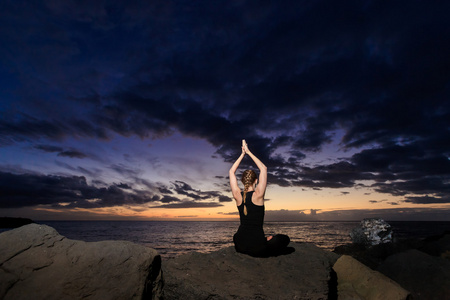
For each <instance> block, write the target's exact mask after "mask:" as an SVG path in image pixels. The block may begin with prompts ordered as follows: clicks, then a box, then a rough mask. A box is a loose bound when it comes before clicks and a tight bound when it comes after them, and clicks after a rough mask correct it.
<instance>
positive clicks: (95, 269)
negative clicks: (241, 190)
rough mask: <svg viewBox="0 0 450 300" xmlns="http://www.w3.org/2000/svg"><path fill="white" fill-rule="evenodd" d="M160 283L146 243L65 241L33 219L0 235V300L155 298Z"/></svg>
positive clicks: (158, 265) (158, 267)
mask: <svg viewBox="0 0 450 300" xmlns="http://www.w3.org/2000/svg"><path fill="white" fill-rule="evenodd" d="M162 284H163V282H162V273H161V257H160V256H159V255H158V253H157V252H156V250H154V249H151V248H147V247H144V246H141V245H137V244H133V243H131V242H125V241H102V242H90V243H87V242H83V241H75V240H69V239H67V238H65V237H63V236H61V235H59V234H58V232H56V230H54V229H53V228H51V227H49V226H45V225H38V224H30V225H26V226H22V227H20V228H17V229H14V230H11V231H6V232H3V233H1V234H0V299H5V300H8V299H14V300H20V299H55V300H56V299H58V300H60V299H159V298H160V297H161V294H162Z"/></svg>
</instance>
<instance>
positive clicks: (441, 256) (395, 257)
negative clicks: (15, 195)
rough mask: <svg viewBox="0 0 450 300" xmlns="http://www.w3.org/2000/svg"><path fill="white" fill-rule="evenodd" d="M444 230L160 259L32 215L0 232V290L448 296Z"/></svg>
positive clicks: (101, 294) (36, 294)
mask: <svg viewBox="0 0 450 300" xmlns="http://www.w3.org/2000/svg"><path fill="white" fill-rule="evenodd" d="M449 239H450V236H449V235H443V236H441V237H438V238H434V239H431V240H429V241H427V242H421V243H420V245H419V244H418V243H415V244H413V245H414V246H416V247H412V246H411V244H409V245H406V246H404V245H403V246H401V245H398V244H382V245H379V247H377V246H375V247H371V248H369V249H366V248H364V249H360V248H357V247H356V246H355V245H348V246H343V247H340V248H338V249H336V250H335V252H336V253H334V252H329V251H325V250H323V249H320V248H318V247H316V246H314V245H312V244H308V243H291V244H290V246H291V248H292V250H293V251H292V252H291V253H290V254H286V255H280V256H278V257H269V258H254V257H250V256H247V255H243V254H240V253H236V252H235V251H234V249H233V248H232V247H228V248H224V249H221V250H219V251H216V252H213V253H208V254H202V253H196V252H192V253H189V254H185V255H182V256H179V257H177V258H175V259H169V260H167V261H163V262H162V263H161V258H160V256H159V255H158V253H157V252H156V251H155V250H153V249H151V248H147V247H144V246H140V245H137V244H133V243H130V242H124V241H103V242H90V243H87V242H82V241H74V240H70V239H67V238H65V237H63V236H61V235H59V234H58V233H57V232H56V231H55V230H54V229H53V228H51V227H48V226H44V225H37V224H30V225H26V226H23V227H20V228H17V229H14V230H11V231H7V232H3V233H1V234H0V299H83V298H84V299H166V300H171V299H187V300H189V299H209V300H213V299H216V300H218V299H337V298H338V299H340V300H341V299H344V300H345V299H410V297H411V295H412V296H413V297H414V299H450V298H449V295H450V288H449V287H450V261H449V258H450V257H449V255H448V253H449V250H450V249H449ZM387 247H392V248H391V249H390V250H386V249H387ZM163 274H164V278H163Z"/></svg>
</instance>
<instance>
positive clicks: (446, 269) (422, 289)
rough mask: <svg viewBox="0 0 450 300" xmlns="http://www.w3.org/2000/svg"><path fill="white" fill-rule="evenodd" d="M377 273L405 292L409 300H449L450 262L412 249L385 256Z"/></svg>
mask: <svg viewBox="0 0 450 300" xmlns="http://www.w3.org/2000/svg"><path fill="white" fill-rule="evenodd" d="M378 271H380V272H381V273H383V274H384V275H386V276H388V277H389V278H391V279H393V280H395V281H396V282H398V283H399V284H400V285H401V286H402V287H404V288H405V289H407V290H409V291H410V292H411V294H412V296H413V299H415V300H419V299H427V300H428V299H439V300H441V299H442V300H445V299H450V261H449V260H447V259H445V258H442V257H435V256H431V255H428V254H426V253H423V252H421V251H418V250H415V249H412V250H408V251H405V252H402V253H397V254H394V255H391V256H389V257H388V258H387V259H386V260H385V261H384V262H383V263H382V264H381V265H380V266H379V267H378Z"/></svg>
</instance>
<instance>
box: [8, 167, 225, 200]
mask: <svg viewBox="0 0 450 300" xmlns="http://www.w3.org/2000/svg"><path fill="white" fill-rule="evenodd" d="M97 184H99V186H97V185H94V182H93V183H92V184H88V182H87V180H86V178H85V177H84V176H56V175H42V174H31V173H26V174H13V173H9V172H1V171H0V208H19V207H28V206H37V205H51V206H53V207H58V208H75V207H78V208H99V207H111V206H124V205H143V204H151V206H150V207H163V208H183V207H217V206H223V204H221V202H229V201H231V199H230V198H229V197H227V196H224V195H221V194H219V193H217V192H202V191H200V190H194V189H193V188H192V187H191V186H190V185H188V184H186V183H184V182H181V181H177V186H176V187H175V188H174V191H175V192H176V193H177V194H178V195H183V196H187V198H188V199H189V200H183V201H182V200H181V199H180V198H178V197H176V196H172V195H170V194H175V193H174V192H172V191H171V190H168V189H165V188H158V187H157V186H156V184H153V185H152V188H150V187H149V186H147V187H148V189H146V190H136V189H133V187H132V186H131V185H129V184H125V183H120V184H112V185H110V186H108V185H106V186H105V183H103V182H98V181H97ZM183 187H184V188H186V190H187V191H185V190H183ZM161 191H163V192H166V193H165V194H163V195H161ZM188 191H196V192H195V193H197V194H200V195H202V196H201V197H200V196H198V195H197V194H195V193H190V192H188ZM167 194H169V195H167ZM205 199H207V200H208V201H207V202H205V201H204V200H205ZM214 200H215V201H214ZM161 204H162V205H161Z"/></svg>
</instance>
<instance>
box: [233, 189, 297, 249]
mask: <svg viewBox="0 0 450 300" xmlns="http://www.w3.org/2000/svg"><path fill="white" fill-rule="evenodd" d="M252 195H253V191H250V192H247V194H246V199H245V206H246V207H247V215H245V214H244V201H242V203H241V205H239V206H238V210H239V217H240V220H241V224H240V225H239V229H238V231H237V232H236V233H235V234H234V236H233V242H234V247H235V249H236V251H237V252H240V253H244V254H248V255H251V256H256V257H267V256H272V255H279V254H281V253H283V252H284V250H285V249H286V247H287V245H288V244H289V241H290V240H289V237H288V236H287V235H284V234H277V235H275V236H273V237H272V239H271V240H270V241H267V239H266V237H265V235H264V230H263V223H264V205H255V204H254V203H253V202H252Z"/></svg>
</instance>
